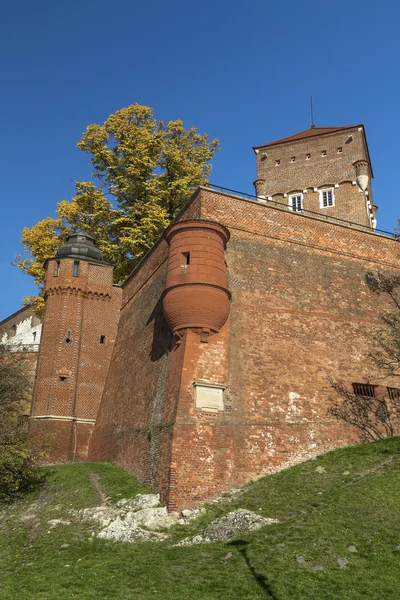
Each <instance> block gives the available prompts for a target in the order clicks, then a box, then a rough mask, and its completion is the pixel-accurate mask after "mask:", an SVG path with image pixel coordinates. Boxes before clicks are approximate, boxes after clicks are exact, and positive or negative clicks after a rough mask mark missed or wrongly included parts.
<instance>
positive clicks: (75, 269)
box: [72, 260, 79, 277]
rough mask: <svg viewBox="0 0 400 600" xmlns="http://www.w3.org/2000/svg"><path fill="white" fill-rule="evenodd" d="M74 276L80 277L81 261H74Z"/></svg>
mask: <svg viewBox="0 0 400 600" xmlns="http://www.w3.org/2000/svg"><path fill="white" fill-rule="evenodd" d="M72 276H73V277H78V276H79V260H75V261H74V266H73V267H72Z"/></svg>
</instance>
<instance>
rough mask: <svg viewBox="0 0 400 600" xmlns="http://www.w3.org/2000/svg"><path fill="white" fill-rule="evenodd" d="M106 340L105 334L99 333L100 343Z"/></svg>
mask: <svg viewBox="0 0 400 600" xmlns="http://www.w3.org/2000/svg"><path fill="white" fill-rule="evenodd" d="M105 341H106V336H105V335H101V336H100V344H104V343H105Z"/></svg>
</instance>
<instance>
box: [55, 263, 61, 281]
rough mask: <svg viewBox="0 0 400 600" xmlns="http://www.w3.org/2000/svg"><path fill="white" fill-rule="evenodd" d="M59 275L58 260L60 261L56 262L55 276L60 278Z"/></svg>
mask: <svg viewBox="0 0 400 600" xmlns="http://www.w3.org/2000/svg"><path fill="white" fill-rule="evenodd" d="M59 274H60V261H59V260H58V261H57V262H56V268H55V271H54V276H55V277H58V276H59Z"/></svg>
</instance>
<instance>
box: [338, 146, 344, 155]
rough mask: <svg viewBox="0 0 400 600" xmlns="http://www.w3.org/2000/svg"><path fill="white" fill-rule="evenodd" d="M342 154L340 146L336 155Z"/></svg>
mask: <svg viewBox="0 0 400 600" xmlns="http://www.w3.org/2000/svg"><path fill="white" fill-rule="evenodd" d="M342 152H343V148H342V146H339V148H338V149H337V153H338V154H342Z"/></svg>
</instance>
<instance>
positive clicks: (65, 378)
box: [60, 375, 68, 381]
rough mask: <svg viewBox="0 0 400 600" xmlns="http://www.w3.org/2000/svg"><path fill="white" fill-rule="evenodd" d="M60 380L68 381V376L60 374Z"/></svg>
mask: <svg viewBox="0 0 400 600" xmlns="http://www.w3.org/2000/svg"><path fill="white" fill-rule="evenodd" d="M60 381H68V377H66V376H65V375H60Z"/></svg>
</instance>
